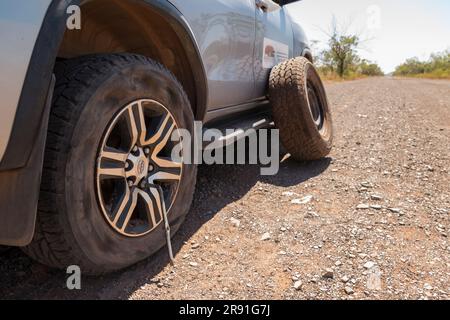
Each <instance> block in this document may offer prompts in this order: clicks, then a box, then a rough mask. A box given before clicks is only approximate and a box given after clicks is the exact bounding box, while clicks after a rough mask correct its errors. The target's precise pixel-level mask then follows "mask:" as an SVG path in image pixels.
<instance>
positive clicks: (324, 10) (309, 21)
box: [289, 0, 450, 73]
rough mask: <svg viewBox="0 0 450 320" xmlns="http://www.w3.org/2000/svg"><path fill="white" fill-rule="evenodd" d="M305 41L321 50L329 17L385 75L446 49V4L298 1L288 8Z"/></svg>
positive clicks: (449, 21)
mask: <svg viewBox="0 0 450 320" xmlns="http://www.w3.org/2000/svg"><path fill="white" fill-rule="evenodd" d="M289 11H291V13H292V15H293V16H294V18H295V20H296V21H298V22H300V24H301V25H302V27H303V28H304V29H305V32H306V34H307V35H308V38H309V40H317V41H319V43H318V45H317V47H316V50H318V49H323V48H324V46H325V45H326V41H327V36H326V31H327V30H329V29H330V24H331V21H332V17H333V16H335V17H336V20H337V22H338V24H339V25H341V26H344V27H345V26H347V27H346V28H347V29H348V30H349V31H350V32H353V33H356V34H358V35H359V36H360V38H362V39H363V40H364V42H363V43H362V45H361V48H360V49H359V50H358V52H359V54H360V56H361V57H363V58H365V59H369V60H371V61H374V62H377V63H378V64H379V65H380V66H381V68H382V69H383V71H384V72H385V73H389V72H392V71H394V69H395V67H396V66H397V65H399V64H401V63H402V62H404V61H405V60H406V59H408V58H411V57H418V58H420V59H422V60H426V59H428V58H429V56H430V54H431V53H433V52H442V51H445V50H446V49H450V0H428V1H425V0H303V1H300V2H297V3H293V4H290V5H289Z"/></svg>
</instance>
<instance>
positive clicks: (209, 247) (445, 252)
mask: <svg viewBox="0 0 450 320" xmlns="http://www.w3.org/2000/svg"><path fill="white" fill-rule="evenodd" d="M327 90H328V94H329V99H330V101H331V103H332V105H333V107H334V120H335V127H336V140H335V148H334V150H333V152H332V154H331V155H330V157H329V158H327V159H324V160H322V161H318V162H313V163H300V164H299V163H296V162H294V161H292V160H290V159H287V160H285V161H284V162H283V163H282V165H281V169H280V172H279V173H278V175H276V176H271V177H261V176H260V175H259V167H257V166H212V167H206V166H202V167H201V168H200V170H199V180H198V186H197V193H196V196H195V200H194V206H193V208H192V210H191V212H190V214H189V217H188V220H187V222H186V224H185V225H184V226H183V227H182V229H181V231H180V232H179V234H178V235H177V236H176V237H175V239H174V249H175V252H176V264H175V266H174V267H172V266H170V265H169V264H168V259H167V253H166V251H164V250H162V251H161V252H159V253H158V254H157V255H156V256H154V257H153V258H151V259H149V260H147V261H143V262H141V263H139V264H138V265H136V266H133V267H131V268H129V269H127V270H125V271H123V272H118V273H115V274H112V275H108V276H104V277H100V278H86V277H84V278H83V279H82V290H80V291H69V290H67V289H65V284H66V275H65V273H64V272H61V271H54V270H51V269H48V268H46V267H44V266H41V265H39V264H37V263H35V262H33V261H31V260H30V259H29V258H27V257H26V256H25V255H24V254H22V253H21V251H20V250H18V249H9V250H6V251H3V252H2V253H0V298H20V299H24V298H32V299H42V298H46V299H69V298H71V299H80V298H93V299H219V298H220V299H381V298H383V299H405V298H408V299H449V298H450V241H449V236H450V82H449V81H432V80H413V79H405V80H399V79H390V78H378V79H367V80H359V81H353V82H344V83H336V84H329V85H327Z"/></svg>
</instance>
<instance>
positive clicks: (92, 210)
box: [24, 54, 197, 275]
mask: <svg viewBox="0 0 450 320" xmlns="http://www.w3.org/2000/svg"><path fill="white" fill-rule="evenodd" d="M55 73H56V78H57V83H56V87H55V94H54V100H53V107H52V110H51V116H50V122H49V130H48V137H47V145H46V150H45V162H44V169H43V176H42V185H41V191H40V200H39V207H38V216H37V222H36V232H35V236H34V240H33V242H32V243H31V244H30V245H29V246H27V247H25V248H24V251H25V252H26V253H27V254H28V255H29V256H30V257H32V258H34V259H36V260H38V261H39V262H41V263H43V264H46V265H48V266H51V267H57V268H67V266H69V265H78V266H80V267H81V270H82V272H83V274H91V275H92V274H103V273H106V272H111V271H115V270H118V269H122V268H124V267H127V266H130V265H132V264H134V263H136V262H138V261H140V260H143V259H145V258H147V257H149V256H150V255H152V254H153V253H155V252H156V251H158V250H159V249H161V248H162V247H163V246H164V245H165V244H166V238H165V229H164V223H161V224H159V226H158V227H157V228H155V229H154V230H153V231H152V232H150V233H148V234H146V235H143V236H142V237H135V238H133V237H127V236H124V235H122V234H119V233H118V232H116V230H114V229H113V228H112V227H111V225H109V224H108V223H107V221H106V219H105V216H104V215H103V212H102V211H101V208H100V206H99V203H98V199H97V197H96V192H95V190H96V189H95V182H94V181H95V174H96V173H95V172H96V161H97V159H96V157H97V153H98V147H99V144H100V143H101V141H102V139H103V135H104V131H105V128H106V127H107V126H108V123H109V122H110V121H111V119H113V117H114V116H115V115H116V114H117V113H118V112H119V111H120V109H121V108H122V107H123V106H125V105H126V104H128V103H130V101H134V100H135V99H142V98H145V99H152V100H155V101H158V102H160V103H161V104H163V105H165V106H166V107H167V109H168V110H169V111H170V113H171V114H172V116H173V119H174V120H175V121H176V122H177V123H178V124H179V127H181V128H184V129H188V130H189V131H190V132H193V123H194V117H193V113H192V110H191V108H190V103H189V100H188V98H187V96H186V94H185V92H184V90H183V88H182V86H181V85H180V83H179V82H178V81H177V79H176V78H175V77H174V76H173V75H172V74H171V73H170V71H168V70H167V69H166V68H164V67H163V66H162V65H160V64H159V63H157V62H155V61H152V60H150V59H147V58H146V57H142V56H139V55H132V54H112V55H93V56H87V57H82V58H76V59H70V60H66V61H59V62H57V65H56V71H55ZM182 170H183V178H182V179H181V181H180V182H179V189H178V193H177V196H176V198H175V200H174V203H173V205H172V207H171V209H170V215H169V221H170V225H171V228H172V235H173V234H174V233H175V232H176V231H177V230H178V229H179V227H180V225H181V223H182V222H183V220H184V218H185V216H186V214H187V212H188V210H189V208H190V205H191V203H192V198H193V193H194V188H195V182H196V173H197V168H196V166H195V165H186V164H183V165H182Z"/></svg>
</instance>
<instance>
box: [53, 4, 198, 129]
mask: <svg viewBox="0 0 450 320" xmlns="http://www.w3.org/2000/svg"><path fill="white" fill-rule="evenodd" d="M80 5H81V14H82V19H81V30H66V32H65V33H64V37H63V39H62V43H61V45H60V48H59V51H58V57H62V58H72V57H77V56H82V55H87V54H95V53H122V52H126V53H135V54H141V55H144V56H146V57H149V58H151V59H153V60H156V61H158V62H160V63H161V64H163V65H164V66H165V67H166V68H168V69H169V70H170V71H171V72H172V73H173V74H174V75H175V76H176V77H177V79H178V80H179V81H180V82H181V84H182V85H183V87H184V89H185V91H186V93H187V95H188V97H189V100H190V103H191V107H192V109H193V112H194V115H195V118H196V119H198V120H203V117H204V115H205V113H206V105H207V101H206V99H207V80H206V75H205V70H204V67H203V62H202V59H201V56H200V53H199V51H198V48H197V44H196V40H195V37H194V35H193V33H192V31H191V29H190V27H189V25H188V24H187V22H186V21H185V19H184V18H183V16H182V14H181V13H180V12H179V11H178V10H177V9H176V8H175V7H174V6H173V5H172V4H171V3H170V2H169V1H167V0H156V1H155V0H85V1H81V4H80Z"/></svg>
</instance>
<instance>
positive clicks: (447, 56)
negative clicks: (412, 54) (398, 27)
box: [394, 50, 450, 79]
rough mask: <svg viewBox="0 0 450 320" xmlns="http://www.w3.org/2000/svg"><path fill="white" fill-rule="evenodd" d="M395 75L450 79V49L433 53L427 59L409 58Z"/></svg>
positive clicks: (397, 69)
mask: <svg viewBox="0 0 450 320" xmlns="http://www.w3.org/2000/svg"><path fill="white" fill-rule="evenodd" d="M394 76H399V77H415V78H431V79H450V50H446V51H444V52H441V53H435V54H432V55H431V57H430V58H429V59H428V60H427V61H420V60H419V59H418V58H411V59H408V60H406V61H405V62H404V63H403V64H401V65H399V66H398V67H397V68H396V69H395V72H394Z"/></svg>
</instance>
